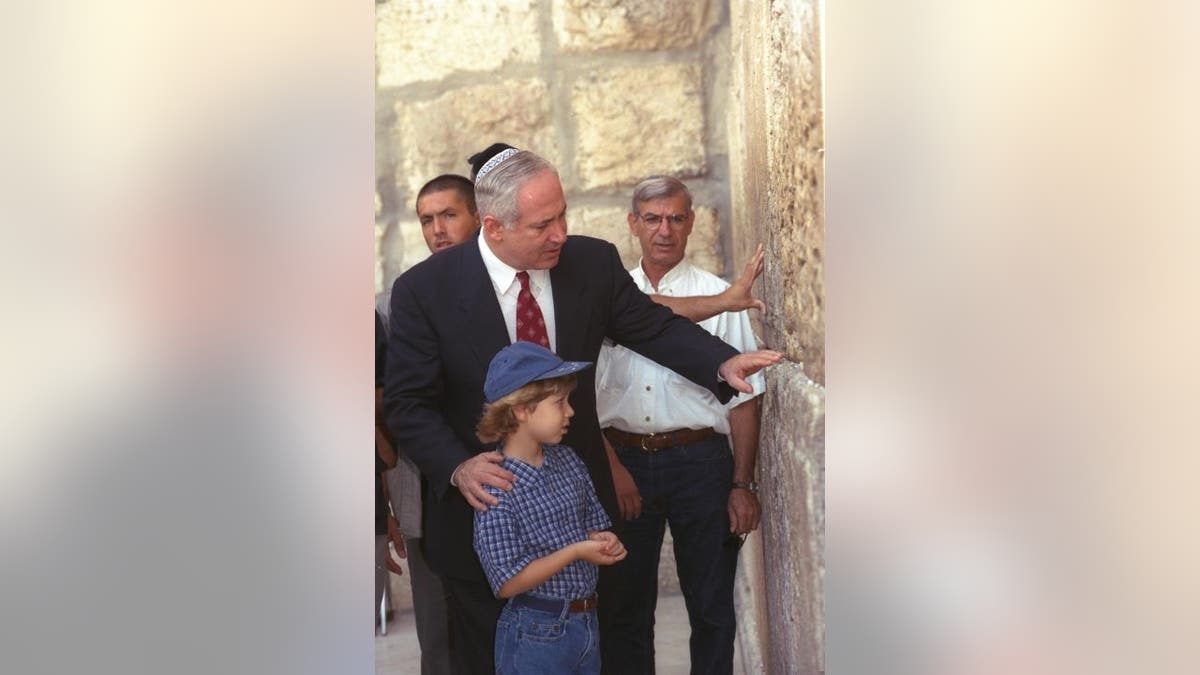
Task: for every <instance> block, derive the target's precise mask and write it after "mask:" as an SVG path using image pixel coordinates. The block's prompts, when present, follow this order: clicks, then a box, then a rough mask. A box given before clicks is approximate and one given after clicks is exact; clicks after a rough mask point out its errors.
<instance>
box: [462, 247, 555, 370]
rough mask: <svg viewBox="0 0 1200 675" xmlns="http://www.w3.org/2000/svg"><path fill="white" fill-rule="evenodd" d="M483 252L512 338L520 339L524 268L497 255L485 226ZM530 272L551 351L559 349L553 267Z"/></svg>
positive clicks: (480, 250)
mask: <svg viewBox="0 0 1200 675" xmlns="http://www.w3.org/2000/svg"><path fill="white" fill-rule="evenodd" d="M479 254H480V255H481V256H482V257H483V266H484V267H486V268H487V273H488V277H490V278H491V280H492V289H493V290H495V291H496V299H497V300H499V301H500V313H501V314H503V315H504V325H505V326H507V327H508V341H509V342H516V341H517V295H519V294H520V293H521V282H520V281H517V272H521V271H522V270H519V269H515V268H513V267H509V266H508V263H506V262H504V261H503V260H501V259H499V258H497V257H496V254H495V253H493V252H492V248H491V246H489V245H488V241H487V239H485V238H484V236H483V228H480V229H479ZM524 271H526V272H529V290H530V292H532V293H533V299H534V300H537V304H538V307H539V308H541V310H542V319H543V320H545V322H546V336H547V337H549V338H550V351H552V352H553V351H557V349H556V347H557V345H558V337H557V336H556V335H555V330H554V290H553V289H552V288H550V270H524Z"/></svg>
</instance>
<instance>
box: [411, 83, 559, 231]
mask: <svg viewBox="0 0 1200 675" xmlns="http://www.w3.org/2000/svg"><path fill="white" fill-rule="evenodd" d="M393 140H394V143H395V144H396V146H397V147H396V148H395V153H396V154H397V156H399V157H401V158H402V159H401V160H400V163H399V166H398V167H397V176H398V177H400V180H401V181H403V182H402V183H401V185H402V187H403V188H404V192H405V196H406V203H405V204H404V207H405V208H406V209H407V210H411V209H412V208H414V207H413V206H412V202H414V201H415V199H416V195H417V191H418V190H420V189H421V186H422V185H424V184H425V182H427V181H429V180H430V179H432V178H434V177H435V176H437V175H439V174H443V173H447V172H449V173H457V174H461V175H464V176H468V177H470V171H471V168H470V166H469V165H468V164H467V157H469V156H471V155H472V154H474V153H476V152H478V151H480V150H482V149H483V148H485V147H487V146H488V145H489V144H491V143H492V142H494V141H504V142H506V143H509V144H511V145H515V146H517V147H519V148H525V149H529V150H533V151H534V152H536V153H538V154H539V155H541V156H543V157H545V158H546V159H548V160H550V161H551V162H552V163H554V164H556V165H557V164H558V163H559V161H560V157H559V151H558V136H557V133H556V131H555V128H554V119H553V117H552V115H551V109H550V93H549V90H548V89H547V87H546V83H545V82H544V81H543V80H540V79H520V80H505V81H503V82H498V83H496V84H483V85H476V86H473V87H463V88H461V89H452V90H450V91H449V92H447V93H446V94H443V95H441V96H439V97H437V98H435V99H433V100H430V101H421V102H418V103H405V102H403V101H402V102H400V103H398V104H396V127H395V134H394V136H393Z"/></svg>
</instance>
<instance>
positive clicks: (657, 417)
mask: <svg viewBox="0 0 1200 675" xmlns="http://www.w3.org/2000/svg"><path fill="white" fill-rule="evenodd" d="M629 274H630V276H632V277H633V282H634V284H636V285H637V287H638V288H640V289H642V291H643V292H644V293H657V294H659V295H666V296H674V297H687V296H693V295H716V294H718V293H721V292H722V291H724V290H725V289H727V288H729V284H728V283H726V282H725V281H724V280H723V279H721V278H720V277H718V276H716V275H714V274H710V273H709V272H705V271H704V270H702V269H700V268H698V267H696V266H694V265H692V264H691V263H689V262H688V261H687V260H686V259H684V260H682V261H680V263H679V264H678V265H676V266H675V267H673V268H672V269H671V271H669V272H667V273H666V275H664V276H663V278H662V279H661V280H660V281H659V282H658V289H657V290H656V289H655V288H654V287H653V286H652V285H651V284H650V280H649V279H648V278H647V277H646V273H645V272H644V271H642V262H641V261H640V260H639V261H638V265H637V267H635V268H633V269H632V270H630V271H629ZM700 327H701V328H703V329H704V330H707V331H708V332H710V333H712V334H713V335H715V336H717V337H719V338H721V339H722V340H724V341H725V342H728V343H729V344H730V345H732V346H733V348H734V349H737V350H738V351H741V352H746V351H753V350H756V349H758V340H757V338H756V337H755V336H754V331H753V329H752V328H751V326H750V316H749V314H748V313H747V312H744V311H743V312H736V313H731V312H724V313H722V314H718V315H717V316H714V317H712V318H710V319H705V320H704V321H701V322H700ZM746 381H747V382H749V383H750V386H752V387H754V393H753V394H750V395H747V394H738V395H737V396H735V397H733V398H732V399H730V401H729V403H727V404H725V405H721V403H719V402H718V401H717V398H716V397H715V396H713V395H712V393H711V392H710V391H708V390H707V389H705V388H703V387H701V386H700V385H698V384H696V383H694V382H692V381H691V380H689V379H687V378H685V377H683V376H682V375H680V374H678V373H676V372H675V371H673V370H671V369H669V368H665V367H663V366H660V365H658V364H657V363H655V362H654V361H651V360H650V359H648V358H646V357H644V356H642V355H641V354H638V353H637V352H634V351H632V350H629V349H626V348H625V347H622V346H620V345H613V344H610V343H609V342H608V341H606V343H605V345H604V347H603V348H602V349H601V350H600V358H599V360H598V361H597V362H596V410H597V413H598V415H599V417H600V426H601V427H602V428H603V427H616V428H617V429H621V430H622V431H628V432H631V433H635V434H649V433H661V432H665V431H674V430H676V429H703V428H705V427H712V428H713V429H714V430H716V432H717V433H721V434H728V433H729V411H730V410H731V409H733V408H734V407H736V406H738V405H740V404H742V403H745V402H746V401H748V400H750V399H751V398H753V397H755V396H758V395H760V394H762V392H763V390H764V388H765V387H766V380H765V379H764V378H763V376H762V373H761V372H759V373H755V374H754V375H751V376H750V377H748V378H746Z"/></svg>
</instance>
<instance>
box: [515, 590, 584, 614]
mask: <svg viewBox="0 0 1200 675" xmlns="http://www.w3.org/2000/svg"><path fill="white" fill-rule="evenodd" d="M513 602H515V603H516V604H518V605H524V606H526V607H532V608H534V609H538V610H541V611H543V612H551V613H558V612H561V611H562V606H563V604H564V603H565V602H566V600H555V599H552V598H539V597H538V596H536V595H526V594H521V595H516V596H513ZM593 609H596V596H595V594H593V595H592V596H591V597H587V598H580V599H579V600H572V601H571V604H570V606H568V607H567V611H568V612H572V613H575V612H590V611H592V610H593Z"/></svg>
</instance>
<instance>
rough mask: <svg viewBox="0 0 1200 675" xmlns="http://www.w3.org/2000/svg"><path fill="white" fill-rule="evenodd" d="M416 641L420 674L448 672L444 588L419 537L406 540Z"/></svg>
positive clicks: (448, 643) (448, 627)
mask: <svg viewBox="0 0 1200 675" xmlns="http://www.w3.org/2000/svg"><path fill="white" fill-rule="evenodd" d="M405 544H406V545H407V548H408V571H409V581H410V582H411V583H412V598H413V615H414V618H415V619H416V624H417V642H418V643H420V645H421V675H450V673H452V672H454V671H452V670H450V621H449V619H448V618H447V616H446V591H445V589H443V588H442V580H441V579H440V578H439V577H438V576H437V575H436V574H434V573H433V570H431V569H429V564H428V563H427V562H425V552H424V550H423V549H422V541H421V540H420V539H408V540H407V541H405Z"/></svg>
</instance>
